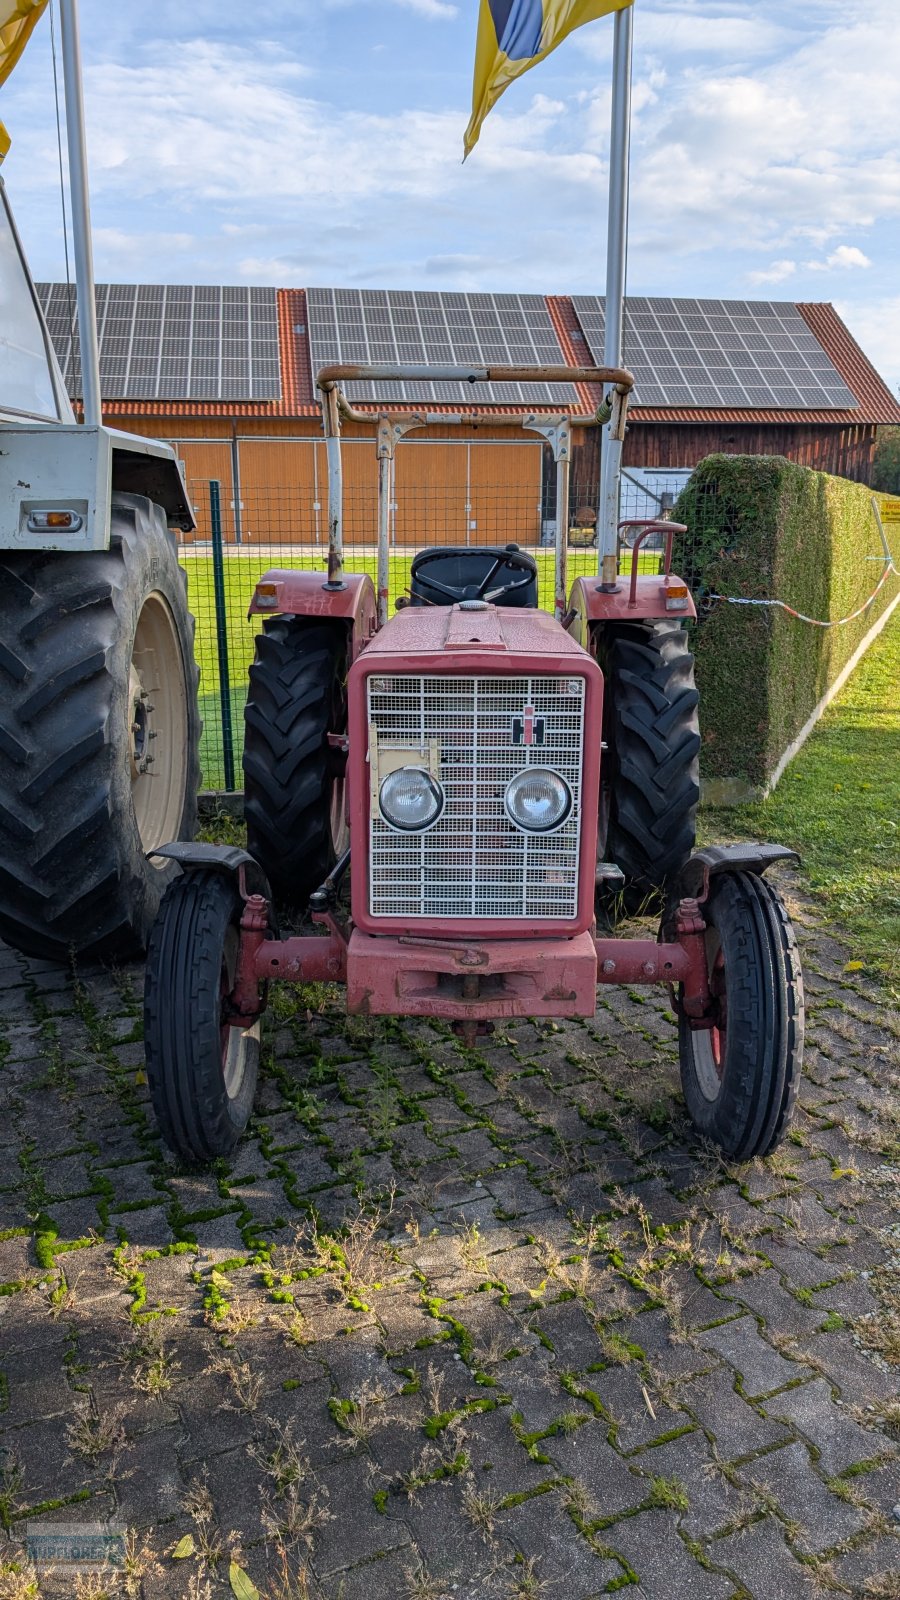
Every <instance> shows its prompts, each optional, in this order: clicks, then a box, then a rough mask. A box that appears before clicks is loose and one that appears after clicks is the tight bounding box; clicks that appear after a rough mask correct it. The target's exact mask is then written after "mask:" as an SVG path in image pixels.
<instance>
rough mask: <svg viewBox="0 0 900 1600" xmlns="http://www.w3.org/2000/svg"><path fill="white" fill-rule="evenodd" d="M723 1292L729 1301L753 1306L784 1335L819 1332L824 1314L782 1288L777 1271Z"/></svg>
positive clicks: (825, 1272)
mask: <svg viewBox="0 0 900 1600" xmlns="http://www.w3.org/2000/svg"><path fill="white" fill-rule="evenodd" d="M827 1276H828V1269H827V1267H825V1266H823V1269H822V1277H827ZM820 1281H821V1280H820ZM722 1293H723V1295H725V1296H726V1297H727V1299H729V1300H737V1301H740V1303H741V1304H742V1305H745V1306H749V1308H750V1310H751V1311H755V1312H756V1314H757V1315H758V1316H760V1317H762V1319H763V1321H764V1322H765V1323H766V1324H767V1325H770V1326H771V1327H773V1328H775V1329H777V1331H778V1332H779V1333H781V1334H785V1333H788V1334H795V1335H797V1336H802V1335H805V1334H812V1333H818V1331H819V1327H820V1325H821V1322H822V1317H821V1313H820V1312H818V1311H816V1309H815V1307H813V1306H805V1305H801V1303H800V1301H799V1300H795V1299H794V1297H793V1295H791V1294H789V1293H788V1291H787V1290H786V1289H784V1288H782V1286H781V1283H780V1281H779V1278H778V1274H777V1272H775V1271H774V1270H770V1271H768V1272H761V1273H760V1274H759V1276H758V1277H754V1278H742V1279H741V1281H740V1283H737V1284H731V1285H729V1287H728V1288H726V1289H723V1290H722Z"/></svg>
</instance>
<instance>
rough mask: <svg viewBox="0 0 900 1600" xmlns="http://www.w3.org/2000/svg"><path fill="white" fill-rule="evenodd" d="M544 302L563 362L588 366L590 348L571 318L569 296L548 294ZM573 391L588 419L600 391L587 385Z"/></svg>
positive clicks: (593, 409)
mask: <svg viewBox="0 0 900 1600" xmlns="http://www.w3.org/2000/svg"><path fill="white" fill-rule="evenodd" d="M544 300H545V303H546V306H547V310H548V311H549V313H550V321H551V322H552V323H553V326H554V328H555V329H556V337H557V339H558V340H559V342H560V344H561V345H562V350H563V354H564V356H565V358H566V361H567V362H568V363H569V365H570V366H571V367H587V366H590V365H591V363H592V360H593V357H592V356H591V349H590V345H589V344H588V342H587V339H586V338H585V335H584V333H583V331H582V327H581V323H580V322H579V321H578V318H577V316H576V315H575V307H574V305H573V304H572V301H571V300H570V299H569V296H568V295H564V294H548V295H545V296H544ZM576 388H577V390H578V396H579V399H580V400H581V411H582V413H583V414H584V415H586V416H591V415H592V414H593V412H595V411H596V409H597V407H598V405H599V404H600V402H601V400H602V399H603V395H602V393H601V391H600V389H599V388H597V387H596V386H595V385H593V384H590V383H579V384H576Z"/></svg>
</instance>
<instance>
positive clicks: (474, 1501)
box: [462, 1483, 502, 1539]
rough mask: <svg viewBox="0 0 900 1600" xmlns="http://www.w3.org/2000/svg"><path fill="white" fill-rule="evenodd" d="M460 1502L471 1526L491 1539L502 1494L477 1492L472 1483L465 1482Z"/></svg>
mask: <svg viewBox="0 0 900 1600" xmlns="http://www.w3.org/2000/svg"><path fill="white" fill-rule="evenodd" d="M462 1504H463V1511H464V1512H465V1514H466V1516H467V1517H468V1519H469V1521H470V1522H471V1523H472V1526H473V1527H475V1528H477V1529H478V1532H479V1533H482V1534H484V1537H485V1538H486V1539H492V1538H493V1535H494V1529H495V1528H496V1526H497V1517H498V1515H499V1513H500V1508H501V1505H502V1496H500V1495H493V1494H479V1492H478V1490H477V1489H476V1487H475V1485H474V1483H467V1484H466V1486H465V1489H464V1490H463V1497H462Z"/></svg>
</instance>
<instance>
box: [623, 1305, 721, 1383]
mask: <svg viewBox="0 0 900 1600" xmlns="http://www.w3.org/2000/svg"><path fill="white" fill-rule="evenodd" d="M615 1331H616V1333H619V1334H620V1335H621V1337H622V1338H623V1339H625V1340H627V1342H628V1343H629V1344H636V1345H638V1346H639V1347H640V1348H641V1350H643V1352H644V1354H645V1356H646V1357H647V1360H648V1361H649V1362H650V1363H651V1364H652V1365H653V1367H654V1368H655V1369H656V1370H657V1371H659V1372H660V1373H662V1374H663V1375H664V1376H665V1377H667V1378H684V1377H690V1376H691V1375H693V1374H694V1373H700V1372H707V1371H708V1370H709V1368H710V1367H714V1366H717V1365H718V1361H717V1358H716V1356H715V1355H714V1354H712V1352H711V1351H708V1350H704V1349H701V1348H696V1347H695V1346H694V1345H693V1344H687V1343H686V1342H684V1341H683V1340H681V1339H679V1338H678V1337H677V1336H676V1334H675V1330H674V1328H673V1326H672V1323H671V1321H670V1319H669V1317H668V1315H667V1313H666V1312H665V1311H661V1310H651V1311H644V1312H641V1313H640V1315H639V1316H636V1317H629V1318H628V1320H627V1322H622V1323H617V1324H616V1327H615Z"/></svg>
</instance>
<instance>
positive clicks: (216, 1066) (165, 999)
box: [145, 366, 804, 1160]
mask: <svg viewBox="0 0 900 1600" xmlns="http://www.w3.org/2000/svg"><path fill="white" fill-rule="evenodd" d="M418 375H425V376H427V377H428V378H435V377H438V378H441V379H448V380H453V379H457V380H458V379H460V378H461V377H463V378H467V379H470V380H475V379H493V380H500V381H504V380H507V381H516V380H523V379H524V380H525V381H529V382H534V381H535V380H538V381H544V382H589V383H606V384H610V385H612V389H611V394H610V400H609V402H607V408H606V412H605V413H604V417H605V416H607V415H608V416H609V438H608V451H607V470H608V473H609V474H611V475H612V477H613V479H614V480H615V481H617V478H618V471H617V469H618V456H619V454H620V452H621V443H622V439H623V437H624V422H625V413H626V409H627V402H628V394H629V391H630V389H631V386H632V379H631V377H630V375H629V374H628V373H627V372H623V371H618V370H606V369H598V368H578V369H573V368H562V367H554V368H546V369H534V368H529V369H525V370H517V369H513V368H493V369H491V370H490V371H484V370H482V371H479V372H476V373H472V372H470V371H468V370H466V371H460V370H459V369H457V368H448V369H442V370H440V371H438V372H436V371H435V369H434V368H428V369H425V372H424V373H423V374H419V372H418V369H402V370H395V369H390V370H388V369H384V368H379V367H374V366H369V367H354V368H350V367H340V368H337V367H332V368H327V369H325V370H324V371H323V372H321V373H320V374H319V379H318V383H319V387H320V389H321V390H322V392H323V395H324V414H325V432H326V440H327V444H328V451H329V525H330V537H329V567H328V575H327V578H326V579H325V581H323V575H322V574H321V573H314V572H292V571H281V570H277V571H270V572H268V573H267V574H266V575H265V576H264V577H263V578H262V579H261V580H260V582H259V583H258V584H257V586H256V590H255V593H254V596H253V600H252V604H251V607H250V610H251V614H260V613H262V614H264V615H265V621H264V624H263V631H262V633H261V634H260V635H259V638H258V641H257V650H256V660H255V662H254V664H253V666H252V667H251V669H250V690H249V696H248V700H247V709H246V748H245V755H244V773H245V810H246V819H247V828H248V845H249V849H248V850H247V851H244V850H240V849H235V848H227V847H219V846H213V845H194V844H172V845H169V846H166V847H165V848H164V849H162V850H158V851H156V852H155V854H156V855H158V856H166V857H169V858H171V859H173V860H175V861H176V862H178V863H179V864H180V866H181V868H182V874H181V876H180V877H178V878H177V879H176V880H175V882H174V883H173V884H172V886H171V887H170V888H169V890H168V892H167V894H166V896H165V899H164V901H163V904H162V907H161V910H160V913H159V917H158V920H157V922H156V926H155V929H154V932H153V935H152V939H151V944H150V953H149V958H148V964H147V987H146V999H145V1039H146V1049H147V1063H148V1075H149V1083H150V1089H151V1094H152V1098H153V1104H154V1107H155V1110H156V1114H157V1118H158V1120H159V1124H160V1127H161V1130H162V1133H163V1135H164V1137H165V1139H166V1140H167V1142H168V1143H169V1144H170V1145H171V1147H172V1148H173V1149H174V1150H176V1151H178V1152H179V1153H180V1154H182V1155H183V1156H186V1157H188V1158H192V1159H195V1160H209V1159H212V1158H214V1157H216V1156H220V1155H223V1154H226V1153H227V1152H228V1151H229V1150H231V1149H232V1148H233V1146H234V1145H235V1144H236V1142H237V1140H238V1139H239V1138H240V1136H241V1134H242V1132H243V1130H244V1128H245V1126H246V1124H247V1120H248V1118H249V1116H250V1113H251V1110H252V1106H253V1099H254V1092H255V1087H256V1076H257V1064H258V1057H259V1037H260V1035H259V1029H260V1019H261V1016H262V1013H263V1010H264V1008H265V1005H266V993H267V987H268V984H269V983H270V982H272V981H273V980H275V981H278V982H287V983H307V982H310V981H314V980H321V981H326V982H340V983H344V984H346V989H347V1007H348V1010H349V1011H350V1012H352V1013H357V1014H363V1015H372V1016H375V1015H382V1016H384V1015H394V1016H418V1017H434V1018H441V1019H444V1020H446V1021H448V1022H449V1023H450V1024H452V1026H453V1027H454V1028H455V1029H456V1030H457V1031H458V1032H459V1033H460V1034H461V1035H462V1037H463V1038H464V1039H466V1040H467V1041H468V1042H469V1043H471V1042H473V1041H474V1039H475V1037H476V1036H477V1034H478V1033H479V1031H483V1030H485V1029H487V1028H490V1026H491V1025H493V1024H494V1023H496V1022H497V1021H507V1020H512V1019H514V1018H517V1017H523V1016H524V1017H530V1018H534V1017H589V1016H593V1014H594V1011H595V1008H596V993H597V984H598V983H604V984H605V983H612V984H628V985H637V984H656V985H663V986H664V987H668V989H669V992H670V994H671V996H672V1003H673V1007H674V1010H675V1011H676V1013H677V1016H678V1037H679V1051H680V1059H681V1076H682V1084H683V1088H684V1095H685V1100H686V1102H687V1107H688V1111H689V1113H690V1116H691V1118H692V1120H693V1122H694V1123H695V1125H696V1127H697V1129H698V1130H699V1132H700V1133H701V1134H702V1135H703V1136H704V1137H706V1138H708V1139H710V1140H712V1141H713V1142H715V1143H716V1144H717V1145H719V1146H720V1147H721V1148H722V1149H723V1150H724V1151H726V1152H727V1153H728V1154H729V1155H730V1156H732V1157H734V1158H736V1159H738V1160H746V1159H749V1158H750V1157H752V1156H756V1155H763V1154H765V1153H766V1152H767V1151H769V1150H771V1149H773V1148H774V1146H775V1145H776V1144H777V1143H778V1141H779V1140H780V1139H781V1137H782V1136H783V1134H784V1132H785V1129H786V1127H787V1124H788V1120H789V1118H790V1114H791V1109H792V1106H793V1101H794V1098H795V1095H796V1091H797V1085H798V1081H799V1076H800V1071H801V1063H802V1054H803V1026H804V1013H803V982H802V976H801V971H800V963H799V959H798V954H797V947H796V942H795V939H794V934H793V930H792V927H791V923H790V921H789V919H788V916H787V913H786V911H785V908H784V905H783V904H782V901H781V899H780V897H779V895H778V893H777V892H776V891H775V890H774V889H773V888H772V887H771V886H770V885H769V883H768V882H767V881H766V879H765V877H764V873H765V871H766V869H767V868H768V867H769V866H770V865H771V863H772V862H773V861H776V860H779V859H782V858H785V857H789V856H791V855H792V852H791V851H789V850H785V849H782V848H780V847H778V846H774V845H737V846H729V847H723V848H719V847H713V848H708V849H705V850H700V851H697V852H694V816H695V810H696V805H697V799H698V794H699V787H698V752H699V744H700V738H699V732H698V727H697V709H696V708H697V693H696V690H695V688H694V684H693V670H692V668H693V661H692V657H691V655H690V652H689V649H688V644H687V636H686V631H685V628H684V621H685V620H686V619H687V618H689V617H693V616H695V615H696V613H695V611H694V607H693V603H692V601H691V597H690V595H689V593H688V590H687V588H686V586H685V585H684V584H683V583H682V582H680V580H679V579H677V578H676V577H674V576H673V575H672V573H671V570H670V569H671V558H672V539H673V535H674V533H675V532H678V531H680V530H679V529H678V527H677V525H675V524H673V523H671V522H665V523H661V524H648V525H642V531H640V532H638V533H637V536H636V537H635V538H634V539H633V541H632V554H631V571H630V575H628V576H626V575H625V574H624V573H623V575H622V576H621V577H620V576H619V573H618V565H619V563H618V562H617V557H616V553H615V552H612V553H610V552H608V551H603V552H602V560H601V572H600V575H599V576H598V577H594V578H579V579H577V580H576V582H575V583H574V585H573V586H572V589H571V593H570V594H569V595H568V596H567V594H566V587H567V585H566V543H567V530H568V503H569V456H570V429H571V426H572V424H571V422H570V420H569V419H568V418H565V417H553V418H549V419H548V418H546V417H545V418H538V417H537V416H536V415H533V414H532V415H530V416H528V417H525V418H522V417H517V418H515V421H516V422H517V423H519V424H520V425H522V424H523V425H524V426H526V427H531V428H534V429H535V431H537V432H540V433H541V434H543V435H544V436H545V437H546V438H548V439H549V440H550V442H551V443H552V445H553V448H554V453H555V455H556V459H557V464H558V488H557V519H556V555H555V561H556V570H555V576H556V616H555V617H554V616H551V615H549V614H548V613H546V612H543V611H541V610H539V609H538V582H537V576H538V575H537V568H536V563H535V561H534V559H533V557H532V556H531V555H529V554H528V553H526V552H525V551H523V550H520V549H519V548H518V546H516V545H514V544H510V545H507V546H505V547H502V548H496V549H494V548H490V549H488V548H472V547H462V548H458V549H457V548H451V549H447V548H429V549H425V550H423V551H422V552H420V553H419V554H418V555H417V556H416V557H415V559H414V560H413V563H412V569H411V580H410V586H409V595H408V596H407V597H406V598H405V600H403V601H401V602H400V603H399V605H398V610H397V611H396V614H395V615H393V616H392V617H390V619H388V617H387V591H388V526H389V522H388V513H389V506H390V500H391V494H392V482H393V455H394V447H395V444H396V442H397V440H398V438H399V437H401V436H402V434H403V433H404V432H405V431H406V430H407V429H408V428H409V427H410V426H422V425H424V423H425V421H426V420H427V419H426V418H425V417H424V416H421V417H410V416H409V415H407V416H405V417H402V418H401V417H390V416H383V417H381V418H380V419H379V423H378V453H379V461H380V482H379V488H380V495H379V501H380V513H379V530H378V531H379V548H378V580H377V584H376V585H373V583H372V581H371V579H370V578H368V577H365V576H353V575H350V574H348V573H346V572H345V570H344V566H343V554H342V480H341V455H340V424H341V416H342V415H343V416H345V417H350V418H353V419H355V420H359V418H360V413H358V412H356V411H354V409H353V407H352V406H351V405H350V403H349V402H348V401H347V400H346V398H345V397H344V395H343V393H342V391H341V388H340V380H341V379H342V378H352V379H384V378H388V379H396V378H403V377H409V376H418ZM598 415H599V414H598ZM365 420H366V421H369V422H371V418H370V417H366V418H365ZM509 420H513V419H509ZM651 533H656V534H658V533H663V534H664V535H665V539H666V550H665V557H664V560H663V562H662V571H661V572H660V573H656V574H652V575H639V572H638V553H639V549H640V545H641V542H642V540H643V538H644V537H646V536H647V535H648V534H651ZM349 841H352V853H351V850H350V848H349ZM348 874H349V885H350V888H349V904H347V901H346V896H345V895H343V894H342V888H343V885H344V880H345V878H346V877H347V875H348ZM651 891H660V892H661V895H662V903H663V912H662V918H661V922H660V927H659V933H658V937H657V938H656V939H652V938H617V937H615V936H614V934H612V933H611V932H604V933H603V934H602V935H600V936H598V932H597V912H598V897H599V900H600V902H601V907H603V905H604V903H605V907H606V909H607V910H608V906H609V901H610V898H611V896H613V895H614V896H615V897H616V898H617V900H619V902H620V903H621V902H622V901H624V903H625V905H626V906H630V907H632V908H633V907H635V906H636V905H637V904H639V903H640V902H642V901H644V900H646V898H647V896H648V894H649V893H650V892H651ZM276 903H281V904H285V905H291V906H294V907H301V908H307V907H308V909H309V911H310V912H311V916H312V922H313V924H315V925H316V928H315V931H313V932H308V933H305V934H302V935H297V936H292V937H281V936H280V934H279V930H278V922H277V916H276ZM604 920H605V921H606V924H607V926H608V918H606V919H604Z"/></svg>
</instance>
